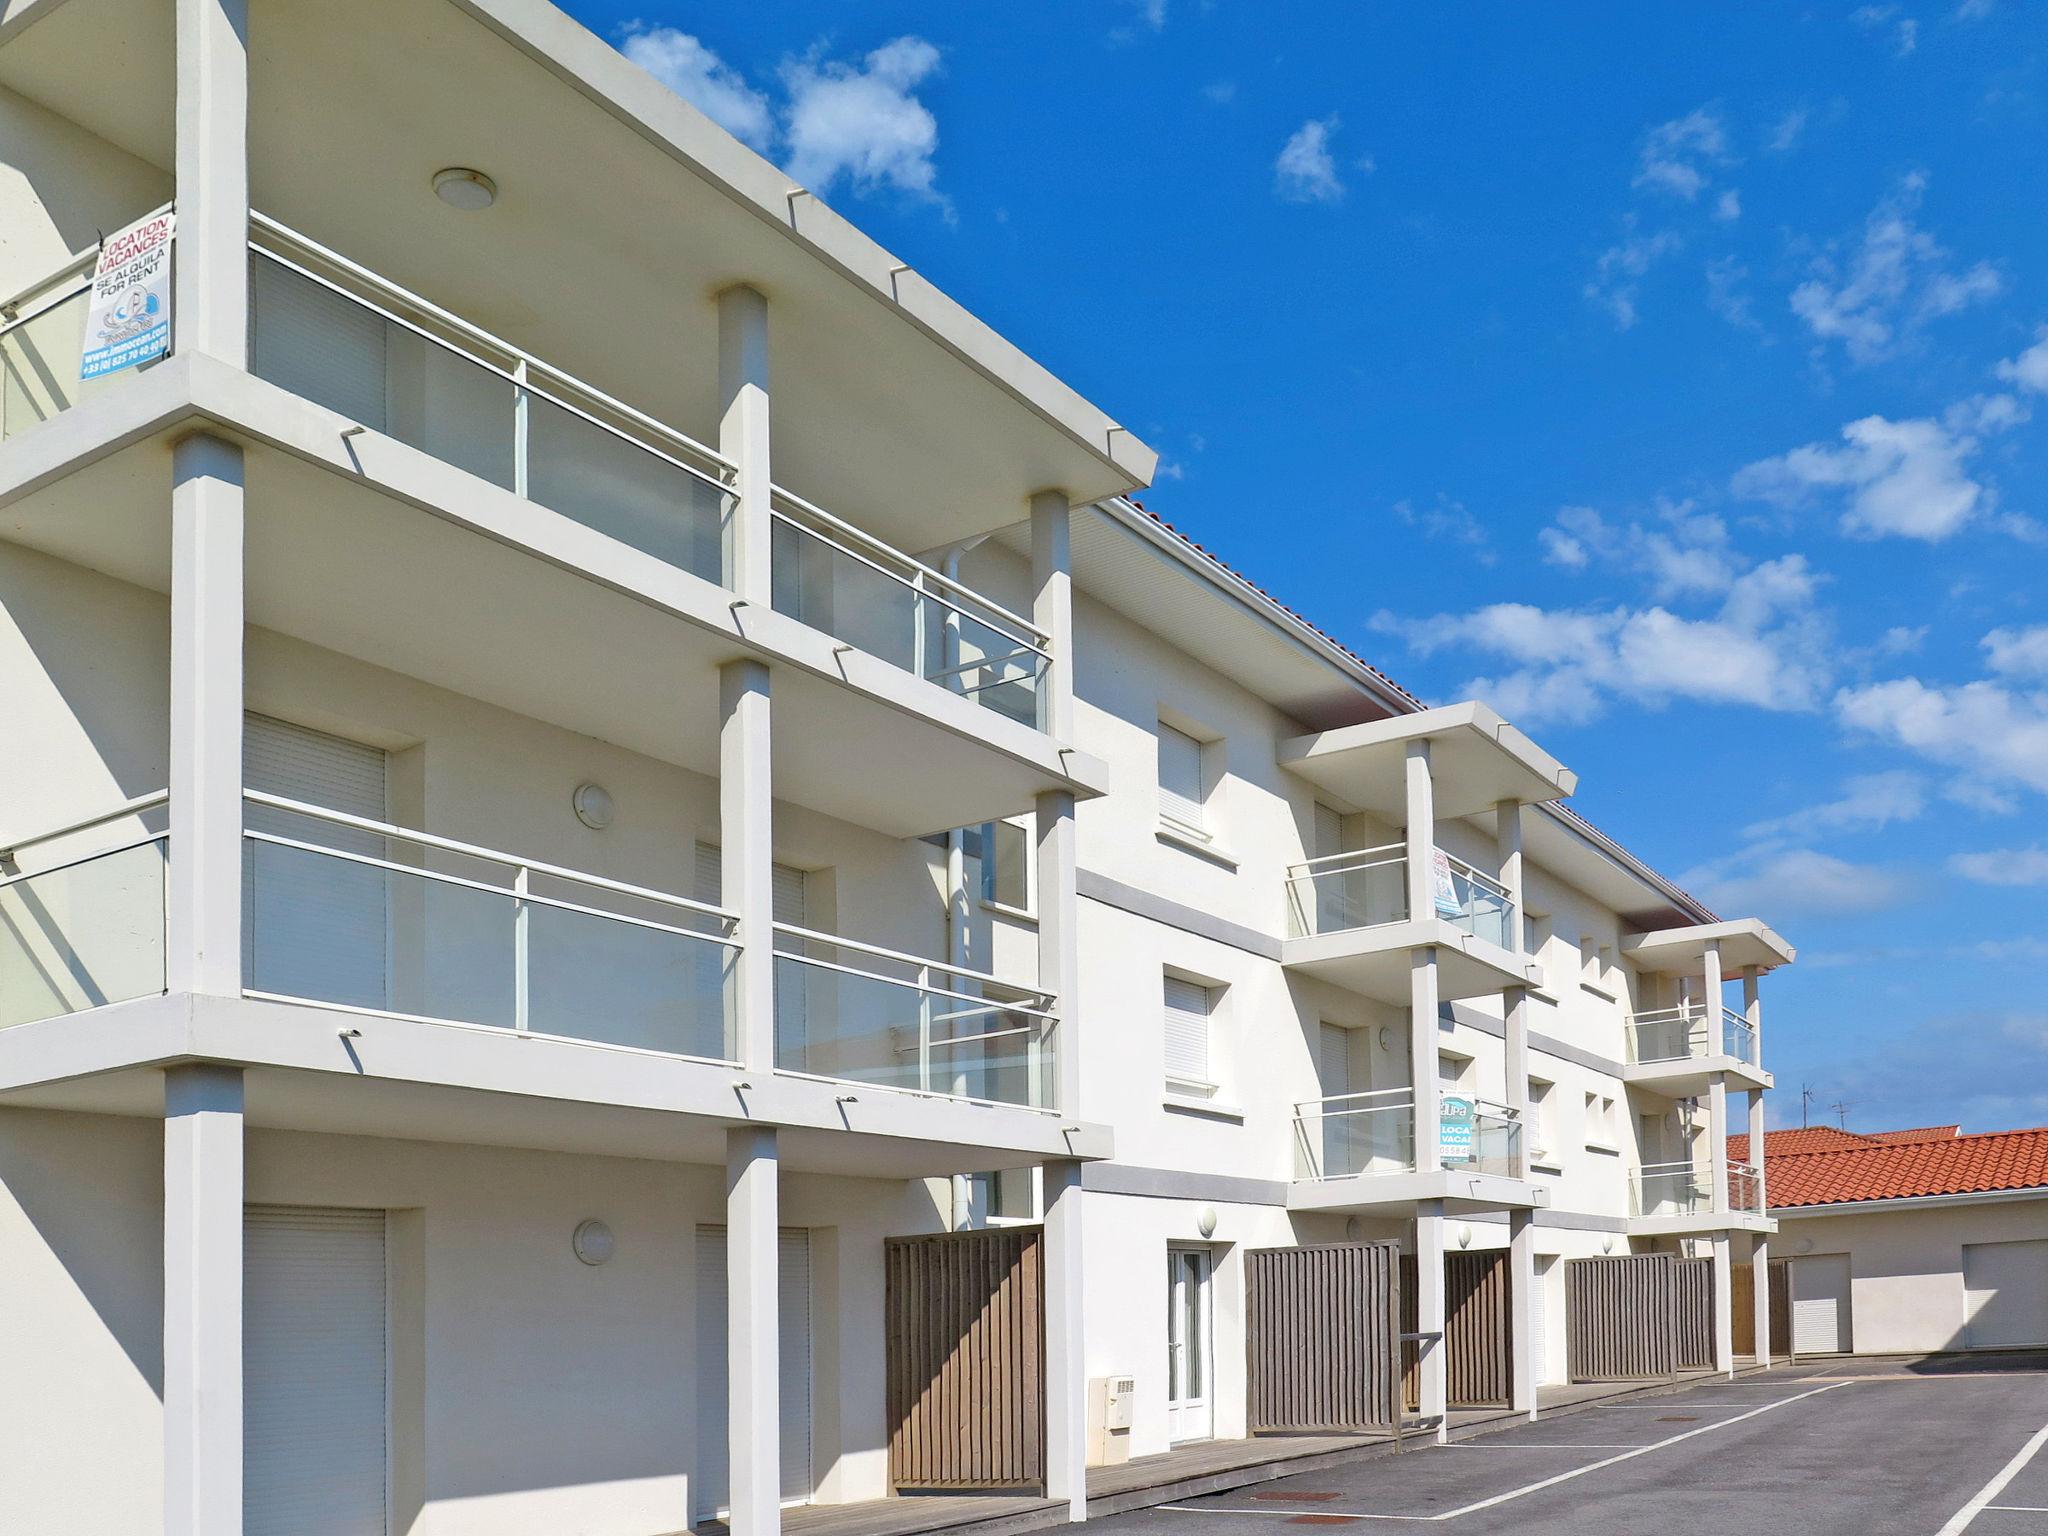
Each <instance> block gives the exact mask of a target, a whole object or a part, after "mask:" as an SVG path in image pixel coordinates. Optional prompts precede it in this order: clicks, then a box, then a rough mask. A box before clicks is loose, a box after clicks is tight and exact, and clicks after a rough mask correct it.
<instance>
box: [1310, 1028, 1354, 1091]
mask: <svg viewBox="0 0 2048 1536" xmlns="http://www.w3.org/2000/svg"><path fill="white" fill-rule="evenodd" d="M1316 1074H1317V1079H1318V1081H1319V1082H1320V1083H1321V1085H1322V1090H1323V1097H1324V1098H1326V1099H1341V1098H1343V1097H1344V1096H1345V1095H1346V1094H1348V1093H1350V1092H1351V1031H1350V1030H1348V1029H1346V1028H1344V1027H1343V1026H1342V1025H1341V1024H1324V1025H1323V1026H1322V1027H1321V1029H1320V1031H1319V1032H1318V1035H1317V1053H1316ZM1337 1107H1338V1108H1343V1107H1345V1106H1342V1105H1339V1106H1337Z"/></svg>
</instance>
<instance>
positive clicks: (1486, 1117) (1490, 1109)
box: [1437, 1095, 1526, 1179]
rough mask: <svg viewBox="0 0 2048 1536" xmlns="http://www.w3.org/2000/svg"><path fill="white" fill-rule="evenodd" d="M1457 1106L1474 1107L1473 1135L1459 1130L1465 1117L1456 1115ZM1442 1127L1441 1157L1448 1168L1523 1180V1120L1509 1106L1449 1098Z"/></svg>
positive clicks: (1439, 1138) (1441, 1119) (1472, 1119)
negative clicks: (1462, 1104) (1460, 1120)
mask: <svg viewBox="0 0 2048 1536" xmlns="http://www.w3.org/2000/svg"><path fill="white" fill-rule="evenodd" d="M1456 1103H1465V1104H1470V1105H1471V1107H1472V1111H1471V1117H1470V1123H1471V1131H1470V1133H1469V1134H1464V1133H1461V1132H1460V1131H1459V1130H1458V1128H1457V1127H1458V1121H1459V1119H1460V1118H1461V1117H1460V1116H1459V1115H1457V1114H1456V1113H1455V1112H1454V1110H1455V1104H1456ZM1439 1124H1440V1129H1439V1130H1438V1132H1437V1139H1438V1154H1439V1156H1440V1157H1441V1159H1442V1161H1443V1165H1444V1166H1445V1167H1446V1168H1456V1169H1462V1170H1465V1171H1468V1172H1472V1173H1491V1174H1497V1175H1498V1176H1500V1177H1501V1178H1504V1179H1519V1178H1521V1177H1523V1175H1524V1171H1525V1168H1526V1164H1525V1163H1524V1162H1523V1158H1522V1121H1521V1117H1520V1115H1518V1114H1517V1113H1516V1112H1515V1111H1514V1110H1513V1109H1510V1108H1509V1107H1508V1106H1507V1105H1505V1104H1492V1103H1488V1102H1487V1101H1486V1100H1484V1099H1462V1098H1460V1097H1459V1096H1457V1095H1447V1096H1446V1098H1445V1100H1444V1107H1443V1109H1442V1112H1441V1117H1440V1121H1439Z"/></svg>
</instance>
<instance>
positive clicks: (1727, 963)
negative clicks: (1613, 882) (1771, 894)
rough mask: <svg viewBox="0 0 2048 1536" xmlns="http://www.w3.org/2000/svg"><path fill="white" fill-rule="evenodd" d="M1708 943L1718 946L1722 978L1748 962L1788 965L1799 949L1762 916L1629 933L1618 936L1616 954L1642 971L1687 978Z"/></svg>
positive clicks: (1700, 961)
mask: <svg viewBox="0 0 2048 1536" xmlns="http://www.w3.org/2000/svg"><path fill="white" fill-rule="evenodd" d="M1709 944H1714V945H1718V946H1719V948H1720V951H1721V974H1722V975H1723V976H1733V975H1735V974H1737V973H1738V972H1741V971H1744V970H1748V969H1749V968H1751V967H1752V966H1753V967H1755V968H1756V969H1757V970H1759V971H1769V970H1775V969H1776V968H1777V967H1778V966H1781V965H1790V964H1791V963H1792V962H1793V961H1794V960H1795V959H1797V958H1798V953H1799V952H1798V951H1797V950H1795V949H1794V948H1793V947H1792V946H1791V945H1790V944H1787V943H1786V942H1785V941H1784V940H1783V939H1782V938H1780V937H1779V936H1778V935H1777V934H1776V933H1774V932H1772V931H1771V928H1770V926H1769V925H1768V924H1767V923H1765V922H1764V921H1763V920H1762V919H1761V918H1755V917H1739V918H1735V919H1733V920H1732V921H1728V922H1719V923H1695V924H1692V925H1691V926H1689V927H1683V928H1660V929H1658V930H1656V931H1655V932H1653V933H1636V934H1630V935H1629V936H1628V937H1627V938H1625V939H1624V940H1622V945H1621V952H1622V953H1623V954H1624V955H1626V956H1627V957H1628V958H1629V959H1631V960H1633V961H1635V962H1636V964H1638V965H1639V966H1641V967H1642V968H1643V969H1644V970H1646V971H1653V972H1656V973H1658V974H1660V975H1665V976H1689V975H1691V974H1692V973H1693V972H1695V971H1697V970H1698V969H1700V967H1701V966H1702V965H1703V964H1705V961H1706V953H1707V946H1708V945H1709Z"/></svg>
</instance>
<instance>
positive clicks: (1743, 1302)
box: [1729, 1259, 1792, 1360]
mask: <svg viewBox="0 0 2048 1536" xmlns="http://www.w3.org/2000/svg"><path fill="white" fill-rule="evenodd" d="M1769 1268H1770V1275H1771V1355H1772V1357H1773V1358H1775V1359H1778V1360H1784V1359H1787V1358H1789V1357H1790V1355H1791V1353H1792V1293H1791V1288H1790V1286H1788V1285H1787V1284H1786V1269H1785V1261H1784V1260H1783V1259H1776V1260H1773V1261H1772V1263H1771V1264H1770V1266H1769ZM1730 1276H1731V1278H1732V1279H1733V1281H1734V1283H1733V1285H1731V1286H1730V1288H1729V1299H1730V1301H1731V1302H1732V1303H1733V1308H1732V1310H1733V1312H1734V1317H1735V1326H1734V1330H1733V1337H1734V1340H1735V1353H1736V1354H1738V1355H1754V1354H1755V1353H1756V1266H1755V1265H1754V1264H1737V1265H1736V1266H1735V1267H1734V1269H1733V1270H1731V1271H1730Z"/></svg>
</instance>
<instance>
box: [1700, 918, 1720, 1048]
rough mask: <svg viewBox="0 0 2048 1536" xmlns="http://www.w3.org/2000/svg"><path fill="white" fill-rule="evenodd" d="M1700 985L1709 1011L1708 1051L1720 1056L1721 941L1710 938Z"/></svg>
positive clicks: (1702, 1001) (1703, 962)
mask: <svg viewBox="0 0 2048 1536" xmlns="http://www.w3.org/2000/svg"><path fill="white" fill-rule="evenodd" d="M1700 964H1701V972H1702V975H1701V980H1700V987H1701V990H1702V992H1703V994H1704V995H1703V996H1702V998H1701V1000H1700V1001H1701V1005H1702V1006H1703V1007H1704V1008H1705V1009H1706V1013H1707V1052H1708V1054H1709V1055H1715V1056H1718V1055H1719V1054H1720V1053H1721V1009H1722V1007H1723V1003H1722V1000H1721V941H1720V940H1719V939H1709V940H1707V943H1706V950H1705V952H1704V954H1703V955H1702V957H1701V962H1700Z"/></svg>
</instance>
